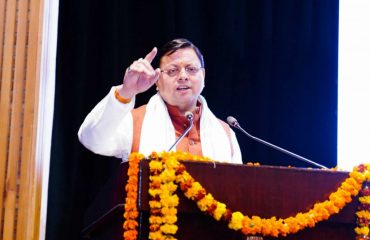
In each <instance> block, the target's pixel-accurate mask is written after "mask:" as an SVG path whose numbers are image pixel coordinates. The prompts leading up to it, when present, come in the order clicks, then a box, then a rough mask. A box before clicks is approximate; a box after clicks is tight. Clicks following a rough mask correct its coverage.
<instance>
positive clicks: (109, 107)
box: [78, 87, 135, 160]
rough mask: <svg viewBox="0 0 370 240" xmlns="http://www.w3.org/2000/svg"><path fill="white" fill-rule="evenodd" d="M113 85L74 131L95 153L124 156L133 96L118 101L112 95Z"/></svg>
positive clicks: (128, 147) (129, 144)
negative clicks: (125, 102)
mask: <svg viewBox="0 0 370 240" xmlns="http://www.w3.org/2000/svg"><path fill="white" fill-rule="evenodd" d="M115 88H116V87H112V88H111V90H110V92H109V93H108V95H107V96H105V97H104V98H103V99H102V100H101V101H100V102H99V103H98V104H97V105H96V106H95V107H94V109H93V110H92V111H91V112H90V113H89V114H88V115H87V116H86V118H85V120H84V122H83V123H82V125H81V127H80V129H79V131H78V138H79V140H80V142H81V143H82V144H83V145H84V146H85V147H86V148H87V149H89V150H91V151H92V152H94V153H96V154H100V155H105V156H115V157H118V158H122V159H123V160H126V159H127V158H128V156H129V154H130V152H131V147H132V136H133V122H132V121H133V120H132V115H131V110H132V109H133V108H134V105H135V99H134V98H133V99H132V100H131V102H130V103H128V104H123V103H120V102H119V101H118V100H117V99H116V98H115V96H114V90H115Z"/></svg>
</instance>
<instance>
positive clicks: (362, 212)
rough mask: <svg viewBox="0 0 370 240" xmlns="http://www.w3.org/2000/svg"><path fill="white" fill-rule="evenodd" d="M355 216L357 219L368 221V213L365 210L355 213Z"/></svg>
mask: <svg viewBox="0 0 370 240" xmlns="http://www.w3.org/2000/svg"><path fill="white" fill-rule="evenodd" d="M356 215H357V217H359V218H365V219H369V220H370V212H368V211H365V210H362V211H358V212H356Z"/></svg>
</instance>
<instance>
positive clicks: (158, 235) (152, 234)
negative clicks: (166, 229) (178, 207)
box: [149, 231, 163, 240]
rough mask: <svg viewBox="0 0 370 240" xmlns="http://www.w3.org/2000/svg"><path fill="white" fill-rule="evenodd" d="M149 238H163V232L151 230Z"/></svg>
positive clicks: (154, 239)
mask: <svg viewBox="0 0 370 240" xmlns="http://www.w3.org/2000/svg"><path fill="white" fill-rule="evenodd" d="M149 239H153V240H156V239H163V234H162V232H161V231H156V232H150V233H149Z"/></svg>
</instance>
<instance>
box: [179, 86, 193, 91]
mask: <svg viewBox="0 0 370 240" xmlns="http://www.w3.org/2000/svg"><path fill="white" fill-rule="evenodd" d="M188 89H190V87H188V86H178V87H177V88H176V90H178V91H185V90H188Z"/></svg>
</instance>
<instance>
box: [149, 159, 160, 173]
mask: <svg viewBox="0 0 370 240" xmlns="http://www.w3.org/2000/svg"><path fill="white" fill-rule="evenodd" d="M149 168H150V170H158V171H162V169H163V165H162V163H161V162H159V161H150V162H149Z"/></svg>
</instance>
